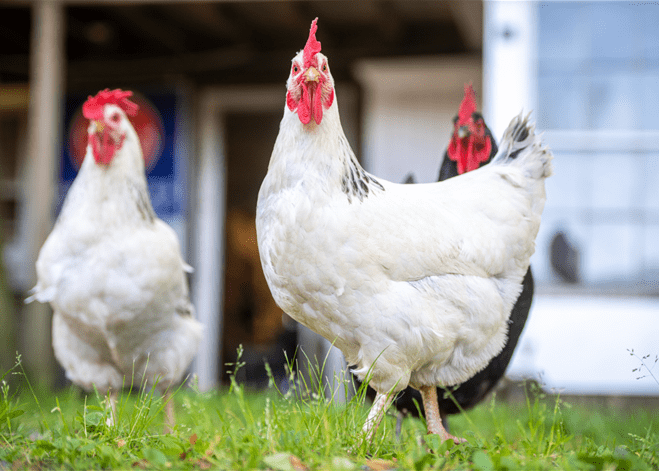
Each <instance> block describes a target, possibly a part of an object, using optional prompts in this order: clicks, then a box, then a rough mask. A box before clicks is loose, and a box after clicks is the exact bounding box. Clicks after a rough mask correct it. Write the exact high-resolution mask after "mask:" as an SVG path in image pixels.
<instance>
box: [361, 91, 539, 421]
mask: <svg viewBox="0 0 659 472" xmlns="http://www.w3.org/2000/svg"><path fill="white" fill-rule="evenodd" d="M453 126H454V129H453V135H452V136H451V142H450V143H449V146H448V148H447V149H446V153H445V154H444V160H443V162H442V166H441V168H440V171H439V178H438V181H442V180H446V179H449V178H451V177H455V176H456V175H459V174H462V173H464V172H469V171H472V170H474V169H478V168H479V167H481V166H483V165H485V164H487V163H488V162H490V160H491V159H492V158H493V157H494V156H495V155H496V153H497V150H498V148H497V144H496V141H495V139H494V137H493V136H492V133H491V132H490V130H489V128H488V127H487V125H486V124H485V121H484V120H483V116H482V115H481V114H480V113H478V112H477V111H476V95H475V93H474V90H473V88H472V86H471V85H465V96H464V98H463V99H462V103H461V104H460V110H459V112H458V115H457V116H456V117H455V118H454V121H453ZM532 301H533V276H532V274H531V268H530V267H529V270H528V272H527V273H526V276H525V277H524V282H523V286H522V292H521V293H520V295H519V298H518V299H517V302H516V303H515V306H514V307H513V310H512V313H511V315H510V320H509V323H510V327H509V330H508V341H507V342H506V345H505V346H504V348H503V350H502V351H501V352H500V353H499V354H498V355H497V356H496V357H494V358H493V359H492V360H491V361H490V363H489V364H488V365H487V366H486V367H485V368H484V369H483V370H481V371H480V372H478V373H477V374H476V375H474V376H473V377H472V378H471V379H469V380H468V381H466V382H464V383H462V384H460V385H459V386H452V387H447V388H446V389H444V388H441V387H438V389H437V397H438V399H439V411H440V414H441V416H442V422H443V423H444V427H448V425H447V415H452V414H455V413H459V412H460V409H462V410H467V409H469V408H472V407H474V406H475V405H477V404H478V403H479V402H480V401H482V400H483V398H485V396H486V395H487V394H488V393H489V392H491V391H492V389H493V388H494V387H495V386H496V385H497V383H498V382H499V380H500V379H501V377H503V375H504V373H505V372H506V368H507V367H508V363H509V362H510V359H511V358H512V355H513V352H514V350H515V346H517V341H518V340H519V336H520V335H521V334H522V330H523V329H524V324H525V323H526V318H527V317H528V315H529V310H530V309H531V302H532ZM445 390H448V391H450V392H451V395H452V397H453V398H454V399H455V401H454V400H453V399H452V398H451V396H449V395H446V394H445ZM368 396H369V397H370V398H373V397H374V392H372V390H371V389H370V388H369V392H368ZM414 400H416V402H415V401H414ZM455 402H457V403H458V404H459V405H460V408H458V406H457V405H456V403H455ZM395 405H396V408H397V409H398V410H399V411H407V412H409V413H410V414H412V415H414V416H417V415H418V414H419V409H420V410H421V414H423V415H425V412H424V409H423V402H422V401H421V394H420V393H419V392H418V391H417V390H415V389H413V388H409V387H408V388H406V389H405V390H403V391H402V392H401V393H400V394H398V397H397V398H396V400H395ZM417 405H418V407H417Z"/></svg>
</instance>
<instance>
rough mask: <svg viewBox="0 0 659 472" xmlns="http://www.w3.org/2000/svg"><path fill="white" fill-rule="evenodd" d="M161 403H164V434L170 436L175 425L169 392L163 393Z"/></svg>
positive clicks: (172, 403)
mask: <svg viewBox="0 0 659 472" xmlns="http://www.w3.org/2000/svg"><path fill="white" fill-rule="evenodd" d="M162 401H163V402H165V434H172V433H173V432H174V425H175V424H176V415H175V413H174V399H173V398H172V392H170V391H169V390H167V391H166V392H164V393H163V400H162Z"/></svg>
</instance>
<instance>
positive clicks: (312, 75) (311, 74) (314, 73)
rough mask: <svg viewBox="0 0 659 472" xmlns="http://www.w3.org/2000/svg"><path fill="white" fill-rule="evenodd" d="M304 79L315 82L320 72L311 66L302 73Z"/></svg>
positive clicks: (318, 78)
mask: <svg viewBox="0 0 659 472" xmlns="http://www.w3.org/2000/svg"><path fill="white" fill-rule="evenodd" d="M304 80H305V82H316V83H318V81H319V80H320V73H319V72H318V70H317V69H316V68H315V67H313V66H311V67H309V68H308V69H307V71H306V72H305V73H304Z"/></svg>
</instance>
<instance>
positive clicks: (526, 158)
mask: <svg viewBox="0 0 659 472" xmlns="http://www.w3.org/2000/svg"><path fill="white" fill-rule="evenodd" d="M530 115H531V113H529V114H527V115H526V116H523V115H522V113H520V114H519V115H517V116H516V117H515V118H513V119H512V120H511V122H510V124H509V125H508V128H506V131H504V133H503V138H502V139H501V144H500V146H499V152H497V155H496V156H494V159H492V164H494V165H501V164H504V165H505V164H511V165H517V166H519V167H521V168H523V169H524V170H525V171H526V174H527V176H528V177H531V178H533V179H541V178H546V177H549V176H550V175H552V174H553V166H552V163H551V161H552V159H553V156H552V153H551V151H550V150H549V149H548V148H547V146H544V145H543V144H542V136H541V135H539V134H536V133H535V125H533V124H532V123H529V116H530Z"/></svg>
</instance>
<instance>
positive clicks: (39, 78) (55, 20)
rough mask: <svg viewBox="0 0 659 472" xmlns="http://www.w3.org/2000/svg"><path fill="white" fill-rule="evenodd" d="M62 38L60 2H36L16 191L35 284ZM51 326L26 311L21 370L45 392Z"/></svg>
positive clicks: (55, 140)
mask: <svg viewBox="0 0 659 472" xmlns="http://www.w3.org/2000/svg"><path fill="white" fill-rule="evenodd" d="M65 34H66V27H65V15H64V8H63V6H62V4H61V2H57V1H38V2H35V3H34V4H33V6H32V38H31V44H30V107H29V112H28V145H27V156H25V159H26V161H25V166H24V168H23V172H24V173H23V176H22V177H23V178H22V189H21V205H22V210H21V211H22V215H21V219H22V228H21V229H22V231H21V235H22V237H23V238H24V239H23V241H24V249H25V253H26V256H27V257H26V260H25V262H26V264H28V265H29V268H30V274H31V277H30V278H32V279H33V280H32V281H33V282H34V283H36V271H35V262H36V259H37V256H38V254H39V249H40V248H41V245H42V244H43V242H44V241H45V239H46V237H47V236H48V234H49V232H50V230H51V229H52V226H53V216H54V209H55V205H54V204H55V193H56V179H57V168H58V160H59V155H60V149H61V143H60V137H61V132H60V130H61V119H62V110H61V107H62V97H63V91H62V84H63V76H64V69H65V67H66V64H65V59H64V39H65ZM26 288H27V287H26ZM50 326H51V314H50V307H49V306H48V305H44V304H41V303H37V302H35V303H31V304H29V305H27V306H25V309H24V311H23V326H22V334H21V338H22V342H21V348H20V349H21V354H22V356H23V360H24V364H25V367H26V370H27V371H28V372H29V373H30V375H32V376H33V377H34V378H33V379H31V380H32V382H33V383H38V384H40V385H43V386H48V387H52V385H53V379H54V373H55V362H54V357H53V350H52V347H51V330H50Z"/></svg>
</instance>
